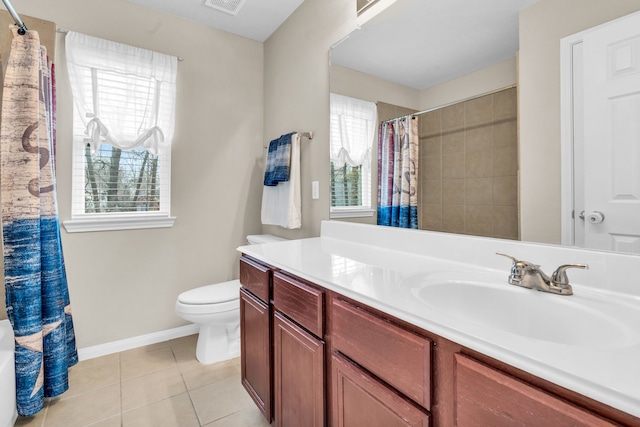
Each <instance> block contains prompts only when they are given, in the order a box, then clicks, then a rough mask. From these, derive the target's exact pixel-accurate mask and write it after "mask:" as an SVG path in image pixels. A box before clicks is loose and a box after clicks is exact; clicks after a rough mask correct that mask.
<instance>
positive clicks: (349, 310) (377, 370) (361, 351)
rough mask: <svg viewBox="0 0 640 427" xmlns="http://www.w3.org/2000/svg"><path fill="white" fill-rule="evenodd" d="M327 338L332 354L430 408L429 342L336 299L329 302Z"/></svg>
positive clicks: (430, 345) (430, 344)
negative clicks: (329, 325) (335, 352)
mask: <svg viewBox="0 0 640 427" xmlns="http://www.w3.org/2000/svg"><path fill="white" fill-rule="evenodd" d="M331 336H332V342H333V350H334V351H339V352H340V353H342V354H344V355H345V356H347V357H349V358H350V359H351V360H353V361H354V362H356V363H357V364H358V365H360V366H362V367H363V368H365V369H367V370H368V371H369V372H371V373H373V374H374V375H376V376H377V377H379V378H380V379H382V380H383V381H385V382H386V383H387V384H389V385H391V386H392V387H394V388H395V389H397V390H398V391H400V392H401V393H403V394H405V395H406V396H407V397H409V398H411V399H413V400H414V401H415V402H416V403H419V404H420V405H422V406H423V407H424V408H426V409H431V347H432V343H431V341H430V340H428V339H426V338H424V337H421V336H418V335H416V334H414V333H412V332H409V331H407V330H405V329H403V328H400V327H399V326H397V325H394V324H392V323H389V322H388V321H386V320H383V319H381V318H379V317H377V316H374V315H372V314H371V313H368V312H366V311H364V310H362V309H359V308H357V307H355V306H353V305H351V304H349V303H347V302H344V301H341V300H338V299H334V300H332V307H331Z"/></svg>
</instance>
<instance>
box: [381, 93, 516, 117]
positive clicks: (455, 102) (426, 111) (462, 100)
mask: <svg viewBox="0 0 640 427" xmlns="http://www.w3.org/2000/svg"><path fill="white" fill-rule="evenodd" d="M516 86H517V85H516V84H512V85H509V86H504V87H502V88H500V89H495V90H490V91H489V92H484V93H481V94H480V95H474V96H470V97H468V98H465V99H461V100H458V101H453V102H449V103H447V104H442V105H439V106H437V107H433V108H429V109H427V110H423V111H418V112H417V113H410V114H405V115H404V116H401V117H406V116H419V115H421V114H426V113H430V112H432V111H436V110H440V109H442V108H446V107H450V106H452V105H456V104H459V103H461V102H467V101H473V100H474V99H477V98H482V97H483V96H487V95H493V94H494V93H498V92H502V91H503V90H507V89H511V88H514V87H516ZM397 118H400V117H397ZM391 120H395V119H390V120H383V121H381V122H380V123H386V122H390V121H391Z"/></svg>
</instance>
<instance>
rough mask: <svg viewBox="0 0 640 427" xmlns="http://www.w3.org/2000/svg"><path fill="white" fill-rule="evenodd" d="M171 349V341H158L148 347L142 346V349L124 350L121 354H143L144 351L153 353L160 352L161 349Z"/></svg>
mask: <svg viewBox="0 0 640 427" xmlns="http://www.w3.org/2000/svg"><path fill="white" fill-rule="evenodd" d="M167 347H171V340H167V341H160V342H156V343H153V344H149V345H144V346H142V347H136V348H132V349H130V350H125V351H124V352H123V353H143V352H146V351H155V350H160V349H162V348H167Z"/></svg>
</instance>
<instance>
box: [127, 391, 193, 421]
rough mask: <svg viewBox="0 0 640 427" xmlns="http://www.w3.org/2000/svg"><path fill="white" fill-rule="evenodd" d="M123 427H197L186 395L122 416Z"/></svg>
mask: <svg viewBox="0 0 640 427" xmlns="http://www.w3.org/2000/svg"><path fill="white" fill-rule="evenodd" d="M122 425H123V426H124V427H191V426H193V427H198V426H199V425H200V424H199V423H198V418H197V417H196V413H195V411H194V409H193V405H192V404H191V399H189V395H188V394H187V393H184V394H181V395H178V396H174V397H172V398H170V399H165V400H162V401H160V402H157V403H154V404H153V405H148V406H143V407H141V408H138V409H134V410H133V411H129V412H125V413H123V414H122Z"/></svg>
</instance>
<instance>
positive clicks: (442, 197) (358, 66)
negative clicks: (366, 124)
mask: <svg viewBox="0 0 640 427" xmlns="http://www.w3.org/2000/svg"><path fill="white" fill-rule="evenodd" d="M391 3H392V4H391V5H390V6H389V7H387V8H386V9H385V10H384V11H383V12H381V13H379V14H377V15H376V16H374V17H372V18H371V17H367V19H366V21H367V22H366V23H364V24H363V25H362V26H361V27H360V28H359V29H357V30H355V31H354V32H353V33H352V34H351V35H349V37H347V38H346V39H344V40H342V41H341V42H339V43H337V44H336V45H335V46H334V47H333V48H332V49H331V65H330V79H331V80H330V90H331V92H332V93H336V94H340V95H344V96H348V97H353V98H357V99H360V100H365V101H369V102H373V103H375V104H376V105H377V111H378V121H379V122H382V121H386V120H390V119H394V118H397V117H401V116H404V115H407V114H409V115H411V114H416V113H417V114H416V116H417V117H418V121H419V125H418V126H419V127H418V130H417V135H418V138H419V153H420V154H419V160H418V162H417V164H418V165H419V167H418V169H419V172H418V177H419V178H418V212H419V213H418V219H419V223H420V228H421V229H427V230H433V231H443V232H453V233H461V234H470V235H480V236H487V237H497V238H508V239H520V240H525V241H532V242H541V243H550V244H577V245H579V246H585V247H590V248H593V249H600V250H618V251H622V252H629V253H633V252H640V232H638V234H637V236H638V238H634V237H633V235H632V234H630V235H629V236H626V237H625V239H626V240H625V241H624V242H622V241H621V243H620V244H618V243H615V242H614V243H613V246H611V245H610V243H611V242H605V243H604V246H596V245H592V246H589V245H584V244H582V243H583V242H579V241H578V240H574V239H575V236H574V233H573V231H572V232H571V233H569V232H567V227H569V226H570V227H573V225H572V224H575V227H581V226H582V224H588V221H589V219H590V217H589V215H590V213H591V212H586V220H585V219H580V218H578V217H577V216H579V214H578V213H574V212H572V211H571V209H569V210H568V209H567V206H566V203H565V205H563V197H564V198H565V199H566V194H563V191H564V190H563V185H564V186H565V187H566V186H567V184H566V182H567V180H568V179H569V180H571V179H572V178H570V177H569V178H567V175H566V174H567V170H566V168H565V170H563V167H564V166H563V161H562V159H561V153H562V152H563V150H565V151H566V148H563V144H565V143H566V135H564V137H563V132H565V130H564V128H566V127H567V126H566V125H561V123H562V121H561V114H566V111H565V110H566V108H565V109H562V108H561V105H562V103H563V102H564V103H565V105H566V102H567V101H566V99H563V96H561V93H562V91H565V95H566V94H567V93H568V94H571V93H572V92H571V90H567V89H566V88H565V87H564V86H563V85H565V84H566V82H565V80H566V79H565V80H563V79H564V77H563V76H562V72H561V62H564V61H565V60H566V58H563V57H562V55H563V54H564V55H565V56H566V55H569V57H571V55H574V53H572V52H571V51H567V52H561V50H562V47H561V44H562V43H561V41H562V40H563V39H565V41H566V38H567V37H569V36H571V35H573V34H576V33H579V32H583V31H585V30H587V29H590V28H592V27H595V26H598V25H600V24H603V23H606V22H609V21H611V20H614V19H617V18H619V17H623V16H625V15H628V14H630V13H633V12H637V11H638V10H640V1H639V0H620V1H616V2H602V1H599V0H587V3H589V4H588V5H586V4H585V1H584V0H568V1H563V2H558V1H556V0H490V1H483V2H477V1H473V0H396V1H395V2H391ZM365 13H366V12H365ZM369 18H370V19H369ZM576 45H578V46H579V45H580V43H577V44H576ZM578 53H579V52H578ZM634 54H635V53H634ZM637 54H640V52H637ZM631 60H632V61H633V60H634V59H631ZM636 90H640V88H636ZM571 96H574V95H571ZM565 98H566V96H565ZM578 101H579V97H578V98H576V100H574V101H573V102H574V103H577V102H578ZM580 102H581V101H580ZM408 117H409V116H408ZM565 119H566V118H565ZM563 126H564V128H563ZM563 139H564V142H563ZM638 144H640V141H638ZM376 152H377V150H376V147H375V145H374V149H373V161H372V169H373V170H372V177H373V179H372V181H373V182H372V183H371V191H372V194H373V204H374V205H375V201H376V200H375V199H376V194H377V156H376V154H377V153H376ZM565 156H566V152H565ZM564 163H565V164H566V163H567V162H566V159H565V160H564ZM569 165H571V163H570V162H569ZM630 167H632V166H630ZM581 173H585V172H584V171H583V172H581ZM563 174H564V176H563ZM573 179H574V180H575V181H576V182H574V185H575V186H577V187H580V186H581V185H582V177H578V176H576V177H574V178H573ZM638 186H640V183H638ZM573 188H574V187H573V186H571V189H573ZM639 198H640V195H639ZM627 201H628V200H627ZM374 209H375V206H374ZM567 215H569V216H571V219H570V220H567V218H565V216H567ZM596 219H597V218H596ZM607 219H609V218H607ZM347 220H354V221H359V222H368V223H373V224H375V223H376V217H375V215H374V216H373V217H368V218H358V219H347ZM585 221H587V222H585ZM636 222H637V224H638V225H639V226H640V219H637V220H636ZM591 225H593V224H591ZM596 231H597V229H596ZM567 236H568V237H567ZM609 240H611V239H610V238H609ZM616 244H618V246H616ZM606 245H609V246H606Z"/></svg>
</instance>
